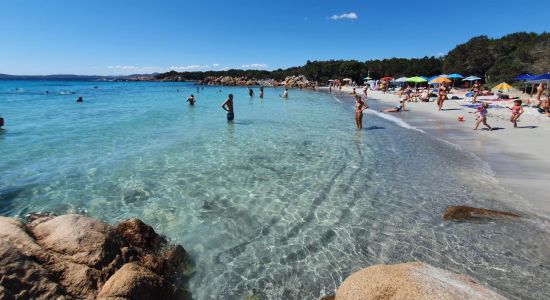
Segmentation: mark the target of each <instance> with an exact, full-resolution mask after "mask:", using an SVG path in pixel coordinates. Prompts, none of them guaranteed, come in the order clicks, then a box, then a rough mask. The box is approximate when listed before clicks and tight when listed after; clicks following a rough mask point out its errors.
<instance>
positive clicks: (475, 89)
mask: <svg viewBox="0 0 550 300" xmlns="http://www.w3.org/2000/svg"><path fill="white" fill-rule="evenodd" d="M472 92H473V93H474V95H473V97H472V103H477V96H479V92H481V84H479V82H477V80H476V82H474V85H473V87H472Z"/></svg>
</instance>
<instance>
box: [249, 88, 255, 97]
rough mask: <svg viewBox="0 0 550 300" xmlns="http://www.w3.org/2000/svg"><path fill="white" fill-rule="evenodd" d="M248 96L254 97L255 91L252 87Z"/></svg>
mask: <svg viewBox="0 0 550 300" xmlns="http://www.w3.org/2000/svg"><path fill="white" fill-rule="evenodd" d="M248 96H250V97H254V91H253V90H252V88H250V87H248Z"/></svg>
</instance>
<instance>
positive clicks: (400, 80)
mask: <svg viewBox="0 0 550 300" xmlns="http://www.w3.org/2000/svg"><path fill="white" fill-rule="evenodd" d="M405 81H407V77H400V78H397V79H396V80H395V82H405Z"/></svg>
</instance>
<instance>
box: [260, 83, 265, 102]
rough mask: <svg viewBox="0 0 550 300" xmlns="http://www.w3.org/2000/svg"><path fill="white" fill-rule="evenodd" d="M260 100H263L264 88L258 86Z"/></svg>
mask: <svg viewBox="0 0 550 300" xmlns="http://www.w3.org/2000/svg"><path fill="white" fill-rule="evenodd" d="M260 98H262V99H263V98H264V87H263V86H260Z"/></svg>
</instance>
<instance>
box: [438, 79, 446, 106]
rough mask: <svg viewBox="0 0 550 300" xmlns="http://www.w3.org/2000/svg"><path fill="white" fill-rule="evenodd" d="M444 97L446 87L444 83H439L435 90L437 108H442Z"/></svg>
mask: <svg viewBox="0 0 550 300" xmlns="http://www.w3.org/2000/svg"><path fill="white" fill-rule="evenodd" d="M445 98H447V87H446V86H445V83H441V85H440V86H439V89H438V91H437V108H438V110H439V111H441V109H442V108H443V102H445Z"/></svg>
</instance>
